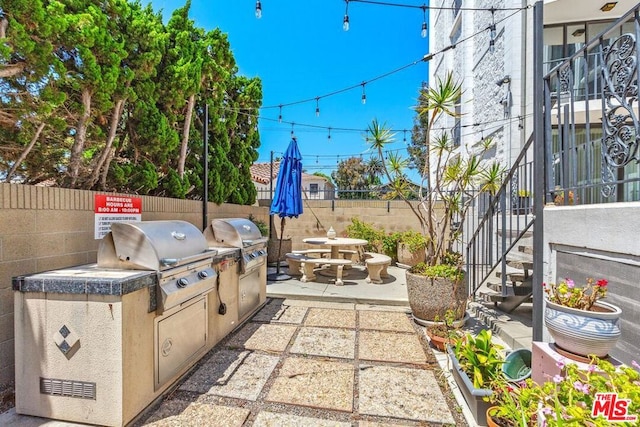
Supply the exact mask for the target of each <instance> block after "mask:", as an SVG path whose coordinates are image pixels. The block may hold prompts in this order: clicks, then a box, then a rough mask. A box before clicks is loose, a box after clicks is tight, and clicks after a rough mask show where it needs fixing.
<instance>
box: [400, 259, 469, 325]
mask: <svg viewBox="0 0 640 427" xmlns="http://www.w3.org/2000/svg"><path fill="white" fill-rule="evenodd" d="M406 278H407V294H408V297H409V306H410V307H411V313H412V314H413V319H414V321H415V322H416V323H418V324H419V325H423V326H428V325H429V323H428V322H433V321H435V320H436V318H439V319H442V318H443V316H444V315H445V313H446V312H447V310H452V311H453V312H454V313H455V318H456V319H462V318H463V317H464V313H465V310H466V308H467V304H466V302H467V280H466V279H467V276H466V274H465V276H464V278H463V279H462V280H461V281H460V283H455V282H454V281H452V280H449V279H432V278H430V277H426V276H423V275H420V274H413V273H411V272H409V271H407V272H406Z"/></svg>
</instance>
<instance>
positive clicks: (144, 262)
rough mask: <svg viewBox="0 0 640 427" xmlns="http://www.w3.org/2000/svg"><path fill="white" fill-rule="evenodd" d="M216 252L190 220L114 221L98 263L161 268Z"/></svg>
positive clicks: (145, 268)
mask: <svg viewBox="0 0 640 427" xmlns="http://www.w3.org/2000/svg"><path fill="white" fill-rule="evenodd" d="M203 255H204V256H203ZM212 255H213V252H212V251H209V250H208V245H207V240H206V239H205V238H204V236H203V235H202V233H201V232H200V230H199V229H198V228H197V227H195V226H194V225H193V224H191V223H188V222H186V221H177V220H175V221H138V222H114V223H113V224H111V232H110V233H108V234H107V235H106V236H105V237H104V238H103V239H102V242H101V243H100V248H99V249H98V267H105V268H121V269H133V270H156V271H158V270H164V269H167V268H171V267H175V266H178V265H182V264H185V263H187V262H192V261H194V260H196V259H200V258H203V257H207V256H212Z"/></svg>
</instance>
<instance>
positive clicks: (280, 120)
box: [278, 104, 282, 123]
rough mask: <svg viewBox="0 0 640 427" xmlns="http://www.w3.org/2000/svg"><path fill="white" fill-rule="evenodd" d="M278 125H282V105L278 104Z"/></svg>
mask: <svg viewBox="0 0 640 427" xmlns="http://www.w3.org/2000/svg"><path fill="white" fill-rule="evenodd" d="M278 123H282V104H280V113H279V114H278Z"/></svg>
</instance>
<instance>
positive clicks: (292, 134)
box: [291, 122, 296, 138]
mask: <svg viewBox="0 0 640 427" xmlns="http://www.w3.org/2000/svg"><path fill="white" fill-rule="evenodd" d="M295 125H296V124H295V123H294V122H291V138H293V137H294V135H295V134H294V133H293V127H294V126H295Z"/></svg>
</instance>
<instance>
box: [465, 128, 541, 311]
mask: <svg viewBox="0 0 640 427" xmlns="http://www.w3.org/2000/svg"><path fill="white" fill-rule="evenodd" d="M532 141H533V138H529V140H528V141H527V143H526V144H525V146H524V147H523V150H522V151H521V153H520V156H518V159H517V160H516V161H515V163H514V165H513V167H512V168H511V170H509V172H508V173H507V174H506V176H505V179H504V181H503V184H502V186H501V188H500V189H499V190H498V191H497V192H496V194H495V195H494V196H493V197H491V198H490V200H489V202H488V206H487V209H486V211H485V212H484V214H482V216H481V217H480V219H479V220H478V222H477V225H476V224H473V225H474V226H475V231H474V232H473V234H472V235H471V237H470V238H469V239H468V243H467V245H466V260H467V272H468V275H469V290H470V295H471V296H472V297H473V299H474V300H475V301H477V302H490V303H493V304H494V307H496V308H498V309H500V310H501V311H503V312H505V313H511V312H513V311H514V310H516V309H517V308H518V307H519V306H520V305H522V304H523V303H525V302H530V301H531V297H532V293H533V283H532V273H533V272H532V270H533V250H532V249H531V248H532V236H533V223H534V219H535V218H534V217H533V215H532V212H533V205H532V202H531V200H532V198H531V197H530V196H531V195H532V194H533V161H532V160H531V158H530V148H531V146H532ZM523 197H526V198H527V200H526V201H524V202H523V200H522V199H523ZM471 222H473V221H471Z"/></svg>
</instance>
